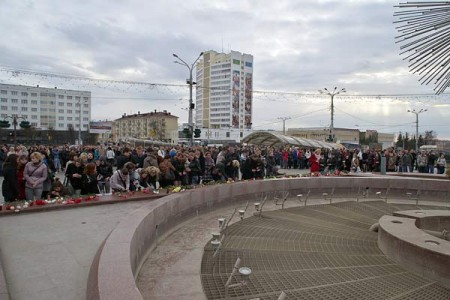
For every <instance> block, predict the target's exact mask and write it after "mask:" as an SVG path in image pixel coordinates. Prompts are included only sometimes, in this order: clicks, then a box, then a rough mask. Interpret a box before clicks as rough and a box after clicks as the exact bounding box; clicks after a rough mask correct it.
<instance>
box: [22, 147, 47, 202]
mask: <svg viewBox="0 0 450 300" xmlns="http://www.w3.org/2000/svg"><path fill="white" fill-rule="evenodd" d="M30 160H31V161H30V162H28V163H27V164H26V165H25V169H24V171H23V176H24V178H25V182H26V183H25V197H26V199H27V200H35V199H39V198H40V197H41V196H42V191H43V189H44V182H45V181H46V180H47V166H46V165H45V164H44V162H43V156H42V154H41V153H39V152H33V153H31V155H30Z"/></svg>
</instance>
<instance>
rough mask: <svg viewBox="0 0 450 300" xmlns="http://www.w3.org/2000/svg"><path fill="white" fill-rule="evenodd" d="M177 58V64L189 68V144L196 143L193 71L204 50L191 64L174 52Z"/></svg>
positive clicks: (187, 81)
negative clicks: (193, 114) (193, 121)
mask: <svg viewBox="0 0 450 300" xmlns="http://www.w3.org/2000/svg"><path fill="white" fill-rule="evenodd" d="M172 55H173V56H174V57H175V58H176V59H177V60H176V61H174V63H176V64H180V65H183V66H186V67H187V68H188V70H189V79H187V80H186V83H187V84H189V118H188V123H189V125H188V126H189V132H190V134H191V137H190V138H189V146H191V147H192V146H193V145H194V124H192V111H193V110H194V103H193V102H192V86H193V85H194V84H195V82H193V81H192V71H193V70H194V66H195V63H196V62H197V61H198V60H199V59H200V57H201V56H202V55H203V52H201V53H200V54H199V56H198V57H197V59H196V60H195V61H194V62H193V63H192V64H191V65H189V64H188V63H187V62H185V61H184V60H183V59H181V58H180V57H179V56H178V55H176V54H172Z"/></svg>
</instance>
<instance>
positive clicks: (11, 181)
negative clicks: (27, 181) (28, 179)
mask: <svg viewBox="0 0 450 300" xmlns="http://www.w3.org/2000/svg"><path fill="white" fill-rule="evenodd" d="M17 160H18V157H17V155H16V154H10V155H8V157H7V158H6V160H5V162H4V163H3V177H4V178H3V183H2V194H3V198H4V199H5V202H12V201H15V200H17V197H18V196H19V184H18V183H17Z"/></svg>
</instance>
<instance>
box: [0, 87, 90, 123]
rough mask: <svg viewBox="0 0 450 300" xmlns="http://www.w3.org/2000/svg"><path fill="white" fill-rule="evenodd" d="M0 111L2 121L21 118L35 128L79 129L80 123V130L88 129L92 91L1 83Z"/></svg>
mask: <svg viewBox="0 0 450 300" xmlns="http://www.w3.org/2000/svg"><path fill="white" fill-rule="evenodd" d="M80 106H81V109H80ZM0 111H1V114H0V119H2V120H4V119H6V118H7V117H12V116H17V117H24V118H26V120H27V121H28V122H30V124H31V125H32V126H33V127H35V128H37V129H42V130H49V129H51V130H57V131H61V130H68V129H69V128H72V129H73V130H76V131H78V129H79V128H80V125H81V131H87V130H88V129H89V121H90V120H91V92H88V91H73V90H62V89H58V88H56V87H55V88H42V87H39V86H36V87H34V86H24V85H12V84H0ZM10 123H11V124H12V122H10ZM11 126H12V125H11Z"/></svg>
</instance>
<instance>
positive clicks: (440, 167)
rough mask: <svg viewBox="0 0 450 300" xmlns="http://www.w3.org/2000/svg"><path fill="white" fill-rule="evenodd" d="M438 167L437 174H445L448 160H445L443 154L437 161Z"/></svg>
mask: <svg viewBox="0 0 450 300" xmlns="http://www.w3.org/2000/svg"><path fill="white" fill-rule="evenodd" d="M436 166H437V173H438V174H444V172H445V168H447V160H446V159H445V156H444V154H443V153H441V155H440V156H439V158H438V159H437V161H436Z"/></svg>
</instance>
